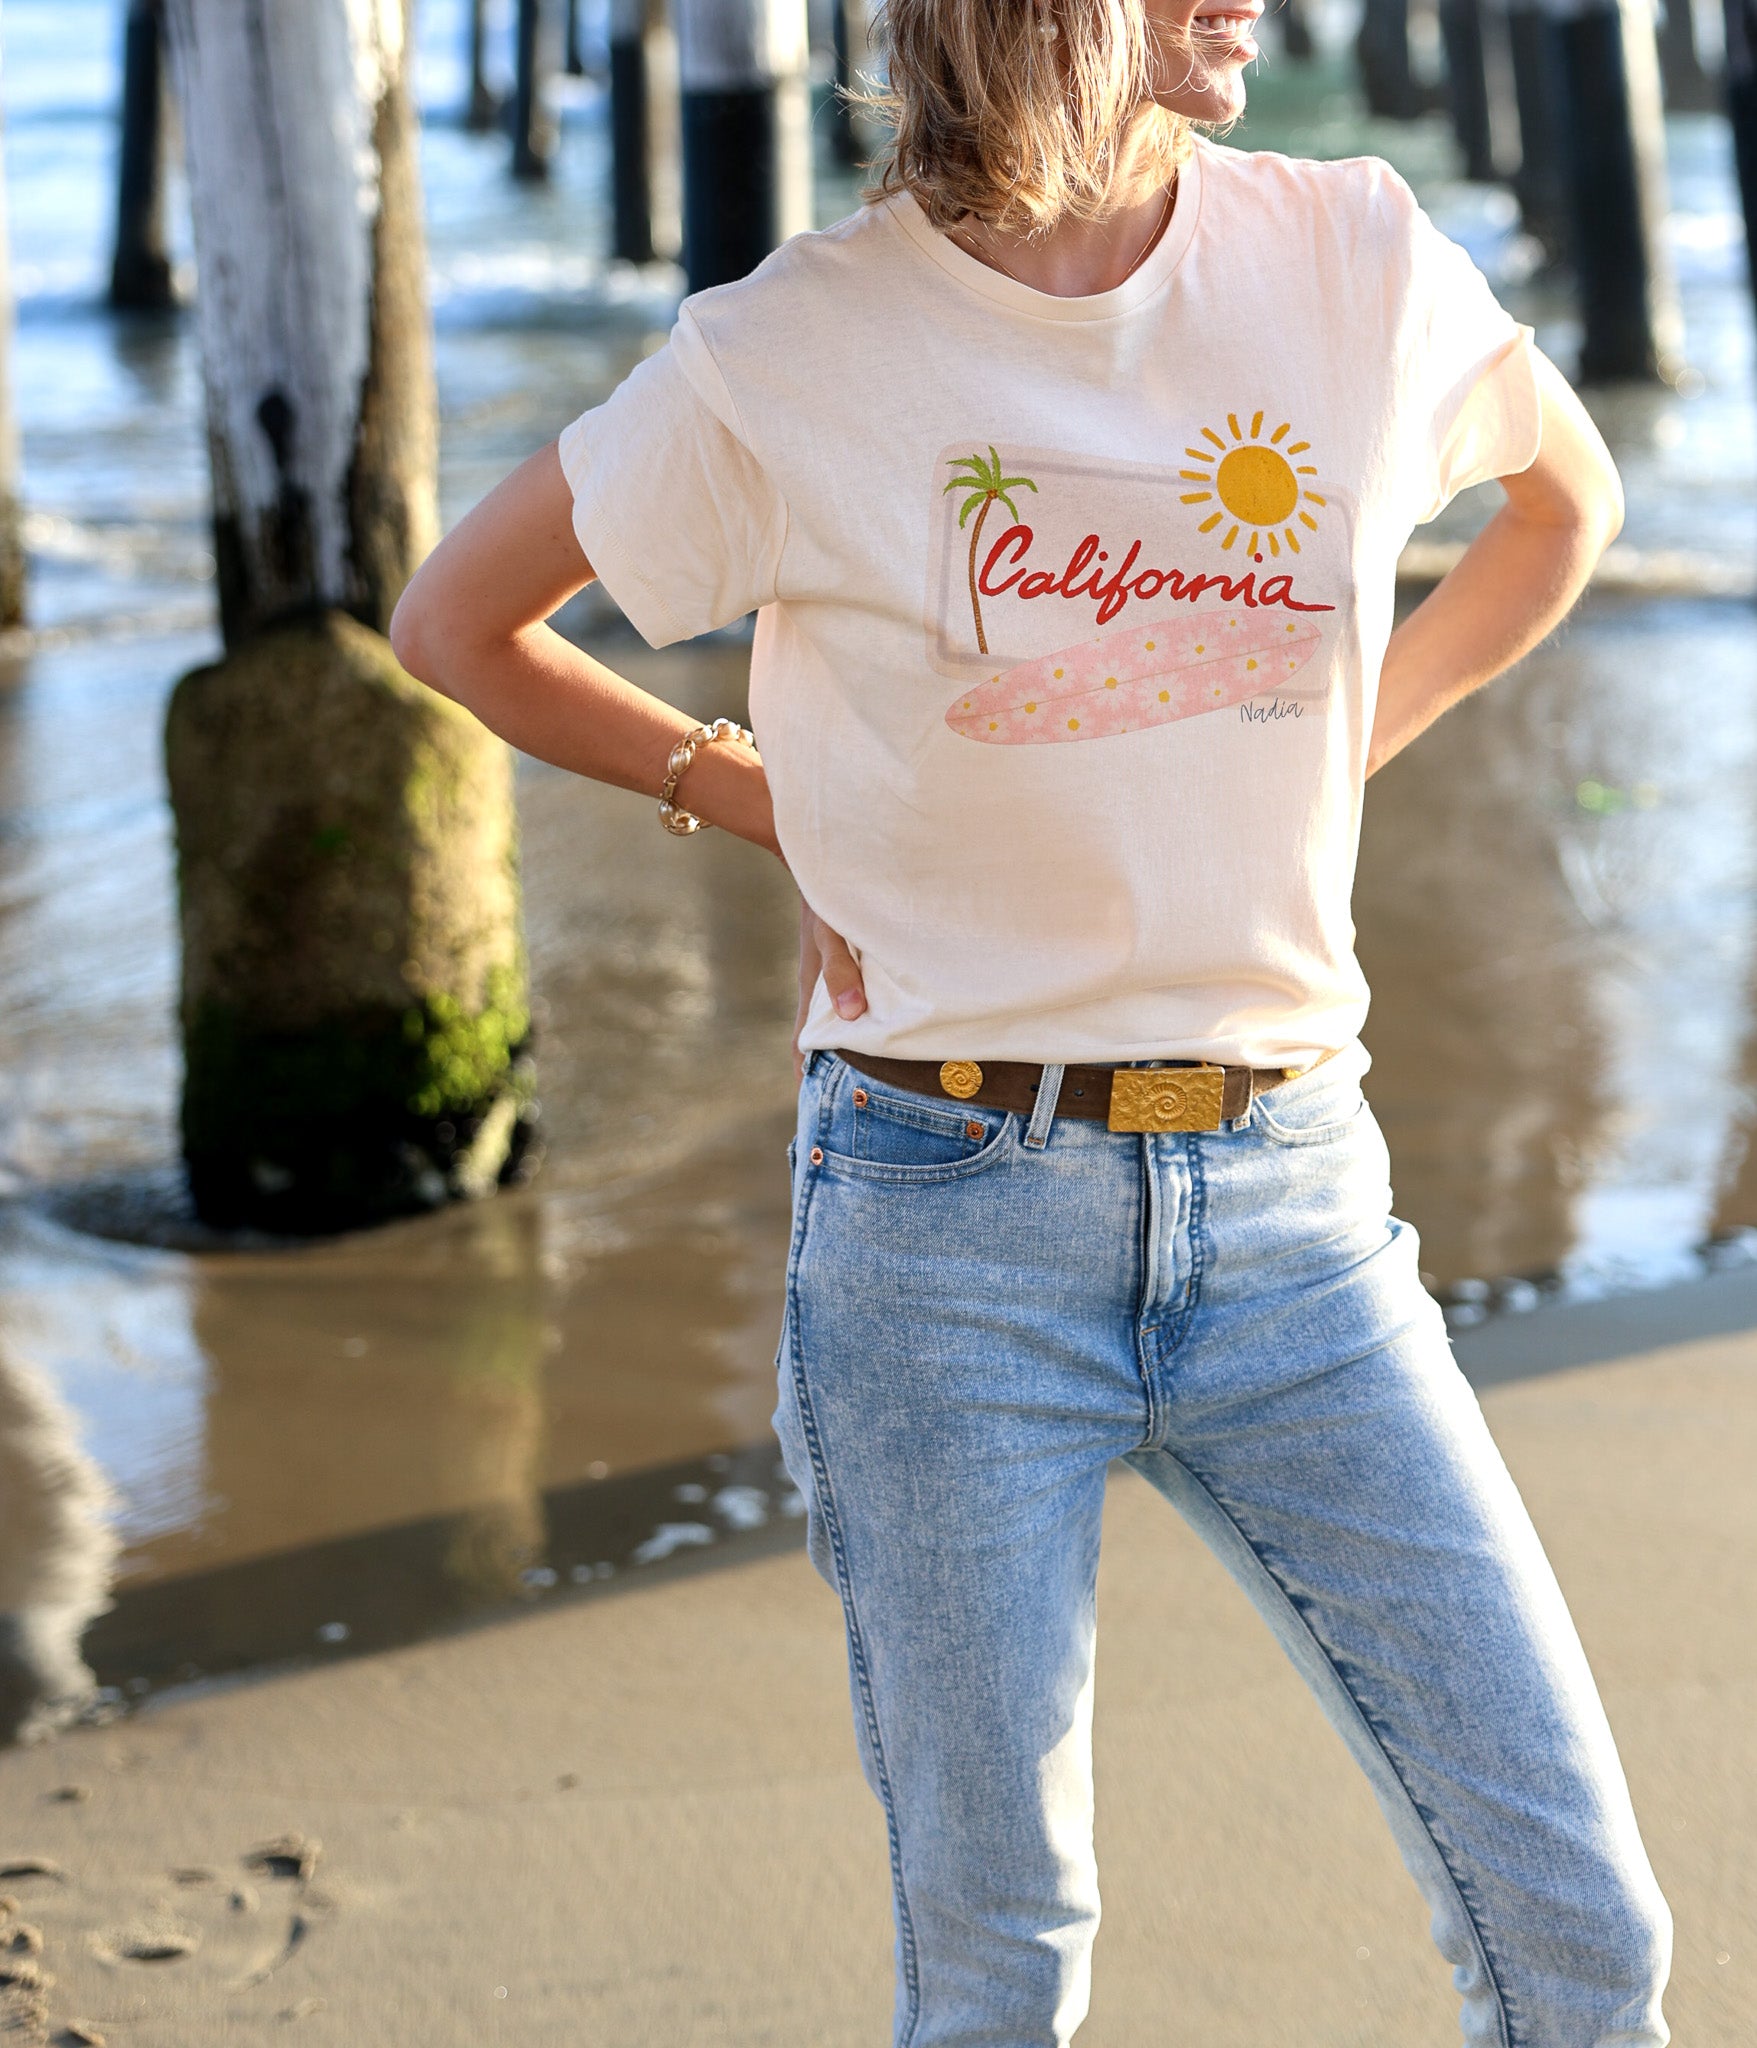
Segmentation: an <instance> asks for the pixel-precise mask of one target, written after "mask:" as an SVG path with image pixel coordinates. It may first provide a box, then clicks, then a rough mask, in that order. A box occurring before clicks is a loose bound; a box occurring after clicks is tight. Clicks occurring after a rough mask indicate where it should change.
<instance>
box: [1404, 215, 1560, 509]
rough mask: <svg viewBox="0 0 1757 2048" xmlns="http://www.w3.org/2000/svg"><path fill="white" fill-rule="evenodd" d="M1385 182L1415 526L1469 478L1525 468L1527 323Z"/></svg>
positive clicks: (1533, 443)
mask: <svg viewBox="0 0 1757 2048" xmlns="http://www.w3.org/2000/svg"><path fill="white" fill-rule="evenodd" d="M1394 182H1395V184H1396V186H1397V187H1398V189H1399V190H1400V192H1401V196H1402V199H1403V200H1404V201H1405V202H1406V221H1405V222H1404V223H1403V224H1402V225H1403V227H1404V231H1405V232H1406V233H1407V235H1408V238H1409V242H1408V247H1409V272H1408V280H1409V283H1408V300H1407V303H1406V307H1405V319H1404V323H1403V337H1404V348H1403V360H1402V363H1401V366H1400V367H1401V376H1402V380H1403V386H1404V388H1403V391H1402V393H1401V395H1400V410H1401V412H1402V413H1403V416H1404V418H1405V420H1406V421H1407V423H1408V428H1409V439H1408V441H1407V442H1406V444H1405V445H1406V446H1407V447H1408V448H1409V451H1410V462H1411V468H1412V474H1411V477H1410V483H1411V498H1412V504H1411V521H1412V523H1413V524H1415V525H1417V526H1419V525H1421V524H1422V522H1423V521H1425V520H1429V519H1432V518H1434V517H1435V516H1436V515H1437V514H1438V513H1440V512H1441V511H1443V510H1444V509H1445V507H1446V506H1447V505H1448V504H1450V503H1451V501H1452V500H1453V499H1454V498H1455V497H1456V496H1457V495H1458V493H1459V492H1460V491H1464V490H1468V489H1469V488H1470V487H1471V485H1472V484H1480V483H1486V482H1487V481H1488V479H1489V478H1491V477H1497V476H1512V475H1515V474H1516V473H1517V472H1518V471H1520V470H1522V469H1529V468H1530V466H1531V464H1532V463H1533V462H1534V461H1536V459H1537V448H1538V441H1539V438H1540V435H1541V414H1540V409H1539V401H1538V390H1537V365H1536V362H1535V360H1534V358H1533V353H1532V337H1531V329H1530V328H1529V327H1521V326H1520V325H1519V323H1518V322H1517V321H1516V320H1514V318H1513V316H1512V315H1511V314H1510V313H1508V312H1507V311H1506V309H1505V308H1504V307H1503V306H1502V305H1501V304H1500V303H1499V301H1498V300H1497V299H1496V297H1495V295H1494V293H1493V292H1492V291H1491V290H1490V289H1489V284H1488V280H1487V278H1485V277H1484V276H1483V274H1482V272H1481V271H1480V270H1478V269H1477V267H1476V265H1475V264H1474V263H1473V262H1472V261H1471V260H1470V258H1469V257H1468V256H1467V255H1466V254H1465V253H1464V251H1463V250H1462V249H1461V248H1459V246H1458V245H1457V243H1456V242H1453V241H1449V240H1448V239H1447V237H1446V236H1444V235H1443V234H1441V233H1440V231H1439V229H1438V228H1436V227H1435V226H1434V224H1433V222H1432V221H1431V220H1429V219H1428V217H1427V215H1426V214H1425V213H1423V212H1422V210H1421V208H1420V207H1419V206H1417V204H1416V203H1415V199H1414V197H1413V195H1412V194H1410V192H1409V190H1408V188H1407V186H1404V185H1403V184H1402V181H1401V180H1396V181H1394Z"/></svg>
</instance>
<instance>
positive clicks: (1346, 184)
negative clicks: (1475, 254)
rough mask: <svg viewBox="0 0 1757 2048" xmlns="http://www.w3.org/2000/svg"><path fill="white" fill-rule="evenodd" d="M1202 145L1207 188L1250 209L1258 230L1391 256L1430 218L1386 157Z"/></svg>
mask: <svg viewBox="0 0 1757 2048" xmlns="http://www.w3.org/2000/svg"><path fill="white" fill-rule="evenodd" d="M1198 146H1199V147H1200V149H1201V152H1202V176H1203V180H1204V183H1205V185H1206V187H1207V189H1208V192H1209V193H1210V194H1212V196H1213V197H1214V198H1215V199H1216V200H1218V201H1219V203H1220V204H1221V205H1223V206H1224V205H1228V204H1231V205H1236V206H1238V207H1241V208H1243V209H1245V210H1247V211H1248V212H1249V213H1250V215H1251V217H1252V221H1253V224H1254V226H1255V227H1256V229H1257V231H1258V232H1259V233H1261V232H1263V231H1265V230H1269V231H1273V230H1274V229H1275V228H1276V227H1277V226H1281V227H1284V228H1285V229H1287V230H1288V231H1290V232H1293V233H1300V234H1304V235H1307V236H1310V237H1313V238H1315V239H1317V240H1319V241H1320V242H1328V243H1330V244H1332V245H1334V246H1337V247H1339V248H1342V249H1346V250H1350V251H1353V252H1355V253H1357V254H1360V255H1366V254H1368V253H1371V252H1373V251H1375V250H1376V251H1377V252H1378V253H1380V254H1381V255H1383V256H1390V255H1392V254H1393V253H1394V252H1395V251H1397V250H1399V249H1404V248H1407V247H1408V245H1409V243H1410V242H1411V240H1412V239H1413V238H1414V236H1415V235H1416V234H1417V233H1418V232H1419V225H1420V224H1421V223H1423V222H1424V220H1425V216H1424V215H1423V214H1422V210H1421V207H1420V206H1419V205H1418V204H1417V202H1416V197H1415V194H1414V193H1413V192H1411V191H1410V189H1409V187H1408V185H1407V184H1406V183H1405V182H1404V180H1403V179H1402V178H1401V177H1400V176H1399V175H1398V174H1397V172H1396V171H1394V170H1393V169H1392V168H1391V166H1390V165H1389V164H1388V163H1386V162H1385V161H1384V159H1383V158H1382V157H1376V156H1351V157H1338V158H1328V159H1319V158H1316V157H1299V156H1283V155H1281V154H1280V153H1279V152H1278V151H1276V150H1269V149H1253V150H1245V149H1228V148H1227V147H1226V146H1225V145H1224V144H1222V143H1216V142H1207V141H1204V142H1202V143H1201V144H1199V145H1198Z"/></svg>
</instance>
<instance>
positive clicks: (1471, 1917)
mask: <svg viewBox="0 0 1757 2048" xmlns="http://www.w3.org/2000/svg"><path fill="white" fill-rule="evenodd" d="M1164 1455H1165V1456H1166V1457H1168V1458H1171V1459H1172V1460H1173V1462H1174V1463H1176V1464H1177V1465H1179V1466H1181V1467H1182V1468H1183V1470H1184V1471H1185V1472H1187V1473H1188V1474H1189V1476H1190V1478H1191V1480H1192V1481H1193V1482H1194V1483H1195V1484H1196V1485H1197V1486H1199V1487H1200V1488H1201V1489H1202V1491H1203V1492H1204V1493H1205V1494H1206V1495H1207V1496H1208V1498H1209V1499H1210V1500H1211V1501H1212V1502H1213V1503H1214V1507H1215V1510H1216V1512H1217V1513H1219V1514H1221V1515H1223V1516H1225V1518H1226V1520H1227V1521H1228V1522H1230V1523H1231V1524H1232V1526H1233V1528H1234V1529H1235V1530H1236V1531H1237V1532H1238V1537H1239V1541H1240V1542H1241V1543H1243V1544H1244V1546H1245V1548H1246V1549H1247V1550H1248V1551H1249V1552H1250V1553H1251V1555H1252V1556H1253V1557H1254V1558H1255V1559H1256V1560H1257V1563H1258V1565H1259V1567H1260V1568H1261V1570H1262V1572H1263V1575H1264V1577H1265V1578H1266V1579H1268V1581H1269V1583H1270V1584H1271V1585H1272V1586H1273V1587H1274V1588H1275V1590H1276V1592H1277V1593H1278V1594H1280V1596H1281V1599H1282V1601H1283V1602H1284V1603H1285V1605H1286V1607H1287V1609H1288V1612H1289V1613H1290V1614H1292V1616H1293V1618H1294V1620H1295V1621H1296V1622H1297V1623H1298V1624H1299V1627H1300V1629H1301V1630H1302V1631H1303V1633H1304V1634H1305V1636H1306V1639H1307V1640H1308V1641H1309V1642H1310V1643H1311V1645H1312V1647H1313V1648H1314V1649H1315V1650H1316V1651H1317V1653H1318V1655H1319V1656H1320V1657H1321V1658H1322V1659H1323V1660H1324V1662H1325V1663H1326V1664H1327V1665H1328V1666H1329V1667H1330V1670H1331V1673H1332V1674H1333V1676H1334V1677H1335V1680H1336V1683H1337V1685H1338V1686H1339V1687H1340V1688H1341V1690H1342V1696H1343V1698H1344V1699H1346V1700H1347V1702H1348V1704H1349V1706H1350V1707H1351V1708H1352V1709H1353V1711H1354V1717H1355V1719H1356V1720H1357V1721H1358V1722H1359V1723H1360V1726H1361V1729H1362V1731H1363V1732H1364V1733H1365V1735H1366V1737H1367V1739H1368V1741H1369V1742H1370V1743H1371V1744H1372V1746H1373V1747H1374V1748H1375V1749H1376V1750H1377V1751H1378V1752H1379V1754H1380V1756H1381V1757H1383V1758H1384V1760H1385V1768H1386V1769H1387V1770H1388V1771H1389V1772H1390V1773H1391V1775H1392V1777H1393V1778H1394V1779H1395V1780H1396V1782H1397V1787H1398V1790H1399V1791H1400V1792H1401V1793H1402V1794H1403V1796H1404V1798H1405V1799H1406V1800H1407V1801H1408V1802H1409V1810H1410V1812H1411V1813H1413V1814H1414V1815H1415V1817H1416V1819H1417V1820H1418V1821H1419V1822H1420V1824H1421V1828H1422V1832H1423V1833H1424V1834H1425V1835H1426V1836H1427V1838H1428V1841H1429V1843H1430V1844H1431V1845H1432V1848H1433V1852H1434V1854H1435V1855H1436V1856H1437V1857H1438V1858H1439V1861H1440V1868H1441V1869H1442V1870H1443V1871H1444V1872H1445V1874H1446V1879H1447V1882H1448V1883H1449V1884H1450V1885H1451V1887H1452V1891H1453V1895H1454V1896H1455V1897H1456V1898H1457V1901H1458V1905H1459V1909H1460V1911H1461V1912H1462V1913H1463V1915H1464V1920H1465V1924H1466V1925H1467V1926H1468V1927H1469V1929H1470V1935H1471V1939H1472V1940H1473V1941H1474V1942H1475V1943H1476V1952H1477V1954H1478V1955H1479V1956H1480V1957H1481V1958H1482V1967H1483V1975H1484V1977H1485V1978H1486V1979H1487V1980H1488V1984H1489V1988H1490V1989H1491V1990H1492V1991H1493V1992H1494V1995H1495V2007H1496V2010H1497V2012H1498V2013H1499V2016H1500V2033H1501V2042H1500V2048H1519V2044H1518V2043H1517V2042H1516V2041H1515V2039H1514V2036H1513V2023H1512V2016H1511V2012H1510V2009H1509V2002H1508V1998H1507V1993H1506V1991H1505V1989H1504V1988H1503V1986H1502V1983H1501V1978H1500V1973H1499V1971H1497V1969H1496V1968H1495V1963H1494V1958H1493V1957H1492V1956H1491V1955H1490V1953H1489V1945H1488V1940H1487V1937H1486V1936H1485V1935H1484V1933H1483V1929H1482V1922H1481V1919H1480V1916H1479V1915H1478V1913H1477V1910H1476V1907H1475V1905H1474V1904H1473V1903H1472V1901H1471V1897H1470V1893H1469V1890H1468V1889H1467V1887H1466V1886H1465V1883H1464V1880H1463V1879H1462V1878H1461V1877H1460V1876H1459V1874H1458V1873H1457V1871H1456V1870H1454V1869H1453V1868H1452V1860H1451V1858H1450V1857H1449V1856H1448V1855H1447V1854H1446V1851H1445V1849H1444V1847H1443V1846H1442V1845H1441V1842H1440V1838H1439V1836H1438V1835H1437V1834H1436V1833H1435V1832H1434V1824H1433V1822H1432V1820H1431V1819H1430V1818H1429V1817H1428V1814H1427V1812H1426V1810H1425V1809H1424V1808H1423V1806H1422V1804H1421V1802H1420V1801H1419V1800H1418V1799H1417V1798H1416V1796H1415V1794H1414V1793H1413V1792H1412V1791H1411V1790H1410V1789H1409V1786H1408V1784H1407V1783H1406V1782H1405V1780H1404V1776H1403V1773H1402V1771H1400V1770H1399V1769H1398V1767H1397V1760H1396V1758H1395V1757H1394V1756H1393V1755H1392V1754H1391V1751H1390V1749H1389V1748H1388V1746H1387V1745H1386V1742H1385V1738H1384V1736H1383V1735H1381V1734H1380V1732H1379V1730H1378V1728H1377V1727H1376V1726H1375V1725H1374V1722H1373V1719H1372V1717H1371V1716H1370V1715H1369V1714H1368V1712H1367V1710H1366V1708H1365V1706H1364V1705H1362V1703H1361V1701H1360V1700H1359V1698H1358V1697H1357V1696H1356V1694H1355V1691H1354V1688H1353V1687H1352V1686H1351V1685H1350V1684H1349V1682H1348V1680H1347V1678H1346V1677H1344V1675H1343V1671H1342V1667H1341V1665H1340V1664H1339V1663H1338V1662H1337V1661H1336V1657H1335V1655H1334V1653H1333V1652H1332V1651H1331V1649H1330V1648H1329V1646H1328V1644H1326V1643H1325V1641H1324V1640H1323V1638H1322V1637H1321V1636H1320V1635H1319V1634H1318V1632H1317V1630H1316V1629H1315V1628H1313V1626H1312V1624H1311V1622H1310V1621H1309V1620H1308V1619H1307V1618H1306V1614H1305V1611H1304V1609H1303V1608H1302V1607H1301V1606H1300V1604H1299V1602H1298V1601H1297V1600H1295V1599H1294V1597H1293V1595H1292V1594H1291V1593H1290V1592H1289V1591H1288V1589H1287V1588H1286V1586H1284V1585H1283V1584H1282V1582H1281V1579H1280V1577H1279V1576H1278V1574H1277V1573H1276V1571H1275V1569H1274V1567H1273V1566H1272V1565H1271V1564H1270V1563H1269V1560H1268V1559H1267V1558H1266V1557H1265V1556H1264V1555H1263V1553H1262V1551H1261V1550H1259V1549H1258V1548H1257V1545H1256V1544H1255V1543H1254V1542H1253V1541H1252V1539H1251V1536H1250V1533H1249V1531H1248V1530H1247V1529H1246V1528H1245V1526H1244V1524H1243V1523H1242V1522H1240V1520H1239V1518H1238V1517H1237V1516H1236V1515H1235V1514H1234V1513H1233V1511H1232V1510H1231V1508H1229V1507H1228V1506H1227V1505H1226V1503H1225V1502H1224V1501H1223V1500H1222V1499H1221V1498H1220V1496H1219V1495H1218V1494H1217V1493H1216V1492H1215V1491H1214V1489H1213V1487H1212V1486H1210V1485H1209V1483H1208V1481H1207V1480H1206V1479H1205V1478H1203V1476H1202V1475H1201V1473H1199V1472H1198V1471H1196V1470H1195V1468H1194V1467H1193V1466H1192V1465H1191V1464H1190V1463H1189V1461H1188V1459H1186V1458H1180V1457H1178V1456H1177V1454H1176V1453H1175V1452H1173V1451H1169V1450H1168V1451H1165V1452H1164Z"/></svg>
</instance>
